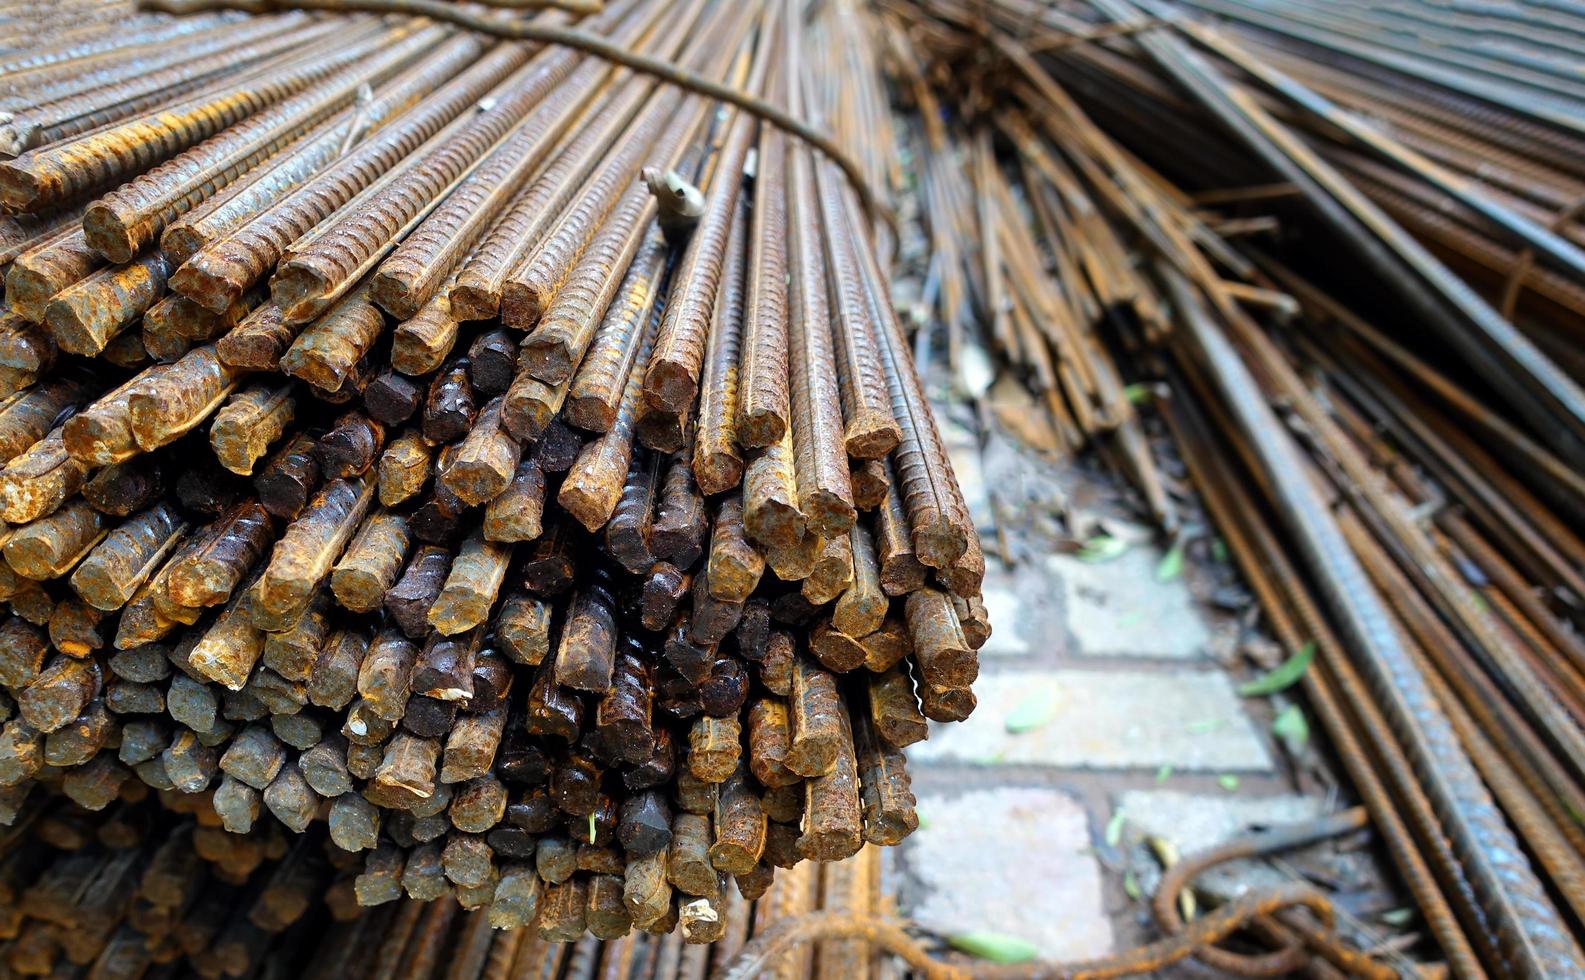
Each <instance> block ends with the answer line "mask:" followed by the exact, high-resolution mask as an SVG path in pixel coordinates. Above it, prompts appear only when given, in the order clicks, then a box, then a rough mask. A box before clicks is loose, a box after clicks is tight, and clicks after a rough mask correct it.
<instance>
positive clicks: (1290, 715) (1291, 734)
mask: <svg viewBox="0 0 1585 980" xmlns="http://www.w3.org/2000/svg"><path fill="white" fill-rule="evenodd" d="M1271 734H1273V735H1275V736H1277V737H1278V738H1280V739H1282V744H1283V745H1285V746H1286V747H1287V749H1288V752H1289V754H1290V755H1299V754H1300V753H1302V752H1303V751H1304V747H1305V746H1306V745H1308V744H1309V742H1310V722H1309V720H1308V719H1306V718H1305V717H1304V710H1303V709H1302V708H1300V707H1299V706H1298V705H1296V704H1290V705H1288V706H1287V707H1285V708H1283V709H1282V710H1281V711H1279V712H1277V717H1276V718H1274V719H1273V720H1272V722H1271Z"/></svg>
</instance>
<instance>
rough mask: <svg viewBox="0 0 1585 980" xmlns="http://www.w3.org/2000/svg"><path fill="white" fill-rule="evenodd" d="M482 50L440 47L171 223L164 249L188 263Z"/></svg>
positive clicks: (456, 43) (468, 43) (455, 41)
mask: <svg viewBox="0 0 1585 980" xmlns="http://www.w3.org/2000/svg"><path fill="white" fill-rule="evenodd" d="M483 51H484V46H483V45H482V44H480V43H479V41H478V40H477V39H476V38H473V37H467V36H463V37H454V38H451V39H449V40H447V41H445V42H444V43H442V44H440V45H438V46H437V47H436V48H435V49H434V50H433V51H431V52H429V53H427V54H426V55H424V56H423V57H422V58H421V59H419V60H418V61H417V62H416V63H414V64H412V65H411V66H409V67H407V68H404V69H403V70H402V71H401V72H400V73H399V74H397V75H396V76H394V77H392V78H390V79H388V80H387V81H386V82H385V83H384V84H383V85H381V86H380V87H379V88H378V89H376V90H375V91H374V98H373V100H372V101H370V102H369V103H368V104H366V105H354V106H350V107H348V108H346V109H343V110H342V111H341V112H340V113H339V114H337V115H336V116H335V117H334V118H332V119H331V120H330V121H328V122H326V123H323V124H321V125H320V126H319V127H318V128H317V129H316V130H314V131H313V132H311V133H309V134H307V135H305V136H303V137H302V138H301V139H299V140H298V142H296V143H295V144H293V145H292V146H290V147H288V148H287V149H286V150H284V151H282V153H281V154H280V155H279V156H277V157H272V158H271V159H269V160H268V161H266V162H265V163H263V164H261V165H259V166H256V167H255V168H254V169H252V170H250V171H249V172H248V173H247V174H245V175H243V176H242V177H241V178H239V179H238V180H237V181H236V182H235V183H233V184H232V185H231V187H229V188H227V190H226V191H225V192H223V193H220V194H217V195H215V196H214V197H211V198H210V199H209V200H207V201H205V202H203V203H202V204H199V205H198V206H196V207H194V208H193V209H192V210H190V211H188V212H187V213H186V214H184V215H182V217H181V218H180V219H178V220H176V221H174V222H171V223H169V224H167V226H166V228H165V230H164V232H162V233H161V235H160V248H161V249H162V250H163V251H164V252H165V253H166V254H167V255H168V256H169V257H170V259H171V262H172V263H173V264H175V265H178V266H179V265H182V264H185V263H186V262H187V260H188V259H190V258H192V257H193V256H194V255H196V254H197V253H198V252H199V251H200V250H202V249H204V248H206V247H208V246H209V245H211V244H213V243H214V242H217V241H219V240H221V239H222V238H225V237H226V236H227V235H229V234H231V233H232V232H233V231H236V230H237V229H238V228H240V227H242V225H244V224H245V223H247V222H248V221H250V220H252V219H253V218H254V217H255V216H257V215H258V214H259V213H260V212H262V211H264V210H265V209H267V208H269V207H271V206H273V205H274V204H276V203H277V202H279V201H281V200H282V199H284V198H285V197H286V196H287V195H288V194H290V193H291V192H292V191H294V190H296V189H297V188H298V187H301V186H302V185H303V184H305V183H307V182H308V181H309V180H311V179H313V178H314V177H315V176H316V175H317V174H318V173H319V172H320V171H322V170H323V169H324V168H326V167H328V166H329V165H331V164H333V163H335V162H336V160H337V159H338V158H340V157H341V156H342V155H343V152H344V151H345V148H346V146H347V142H348V140H349V139H352V140H354V141H357V140H362V139H366V138H367V137H368V136H369V135H370V133H372V132H373V131H375V130H378V129H380V128H381V127H383V126H384V125H385V124H386V123H389V122H392V121H394V118H395V117H396V116H398V115H399V114H401V113H403V112H405V111H407V110H408V109H411V108H412V107H413V106H414V105H416V104H417V103H418V102H419V101H420V100H421V99H424V98H426V97H428V96H430V95H431V94H433V92H434V91H435V89H436V88H438V87H439V86H440V85H441V84H443V83H444V82H445V80H446V79H448V78H450V77H452V76H453V75H454V74H456V73H457V72H459V71H461V70H463V69H465V68H466V67H468V66H469V65H471V64H473V63H474V62H475V61H477V60H478V58H479V56H480V54H481V53H483Z"/></svg>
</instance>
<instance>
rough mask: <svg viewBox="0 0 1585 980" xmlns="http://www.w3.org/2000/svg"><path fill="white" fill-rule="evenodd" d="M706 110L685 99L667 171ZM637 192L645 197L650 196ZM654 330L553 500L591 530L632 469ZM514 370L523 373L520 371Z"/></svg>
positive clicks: (663, 153) (662, 150)
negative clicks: (608, 417)
mask: <svg viewBox="0 0 1585 980" xmlns="http://www.w3.org/2000/svg"><path fill="white" fill-rule="evenodd" d="M708 109H709V107H708V105H706V104H705V103H704V102H703V101H702V100H698V99H689V100H688V102H687V103H686V104H685V105H684V106H683V107H682V109H681V110H680V111H681V112H682V113H684V115H683V118H681V119H678V120H675V121H674V122H673V123H672V125H671V126H670V127H669V131H668V133H667V134H666V135H665V136H664V137H662V143H661V146H660V147H658V150H659V156H660V158H661V159H663V160H665V161H666V162H667V165H668V166H676V165H677V164H678V162H679V161H680V159H681V157H682V156H683V155H684V154H685V153H687V152H688V150H689V144H690V143H692V142H693V141H694V140H695V139H697V138H698V136H699V131H700V129H701V127H702V126H703V124H704V122H705V120H706V118H707V117H708ZM638 192H641V193H644V194H645V195H646V196H647V193H648V192H647V191H638ZM658 328H659V324H658V323H657V322H655V320H654V319H653V318H652V319H651V323H650V326H649V328H648V329H646V331H645V337H644V340H643V343H642V344H641V346H640V348H639V350H638V351H637V353H636V356H635V357H634V360H633V367H632V369H631V371H630V372H629V374H628V378H627V385H626V386H625V387H624V388H623V391H622V400H621V402H620V404H619V405H618V406H617V412H616V417H615V419H614V420H613V421H612V424H611V428H610V429H609V430H608V431H607V432H605V433H604V434H602V435H601V436H600V437H599V438H597V439H594V440H592V441H590V442H588V443H586V444H585V445H584V447H583V449H582V450H581V451H580V452H579V454H578V459H577V461H576V462H574V463H573V465H572V469H571V470H569V471H568V473H567V476H566V477H565V479H564V481H563V483H562V486H561V490H560V492H559V493H558V494H557V500H558V501H559V502H560V503H561V504H562V506H563V507H565V508H566V509H567V510H569V511H570V512H572V513H573V514H574V515H575V516H576V517H577V518H578V519H579V521H581V522H582V523H583V525H584V526H585V527H586V528H588V529H589V530H594V529H595V528H598V527H600V526H601V525H603V524H604V523H605V522H606V520H607V519H609V518H610V516H611V512H612V510H614V509H615V507H616V504H617V500H618V497H619V496H620V493H621V489H622V485H623V483H624V481H625V479H626V476H627V471H628V468H629V467H630V466H631V464H632V457H633V451H634V436H635V434H636V429H637V425H638V416H639V411H640V407H641V405H642V403H643V384H644V367H645V365H646V364H647V363H648V361H649V358H650V355H651V352H652V351H653V350H654V344H655V333H656V331H658ZM518 370H519V372H522V373H526V372H525V371H524V369H523V368H522V367H521V366H519V369H518Z"/></svg>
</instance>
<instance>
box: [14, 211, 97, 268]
mask: <svg viewBox="0 0 1585 980" xmlns="http://www.w3.org/2000/svg"><path fill="white" fill-rule="evenodd" d="M82 218H83V209H82V208H81V207H70V208H66V209H64V210H59V211H51V212H49V213H47V214H0V267H4V266H6V265H9V264H10V263H11V262H12V261H13V260H15V259H16V257H17V256H19V255H21V254H22V253H23V252H27V251H29V250H31V249H35V248H38V247H39V246H40V245H43V244H44V243H45V242H49V241H53V240H55V239H57V238H60V237H61V236H62V235H64V234H66V233H67V232H69V231H71V230H72V229H75V228H77V227H78V222H80V221H82Z"/></svg>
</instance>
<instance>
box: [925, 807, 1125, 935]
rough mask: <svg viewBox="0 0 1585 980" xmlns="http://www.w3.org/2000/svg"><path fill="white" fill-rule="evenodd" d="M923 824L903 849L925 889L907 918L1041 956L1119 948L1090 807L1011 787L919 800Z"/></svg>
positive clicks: (940, 930) (931, 926)
mask: <svg viewBox="0 0 1585 980" xmlns="http://www.w3.org/2000/svg"><path fill="white" fill-rule="evenodd" d="M919 812H920V814H921V815H922V816H923V817H924V818H925V825H924V826H923V827H921V828H920V829H919V830H918V831H916V832H915V833H914V834H913V836H911V837H909V838H908V841H907V842H906V843H905V844H904V845H903V847H904V853H903V861H904V862H905V863H906V865H907V867H908V868H909V870H910V871H911V872H912V873H913V875H914V876H915V878H916V880H917V881H918V883H919V886H920V887H917V888H914V887H911V888H909V889H907V890H906V891H905V892H904V895H903V896H902V898H903V907H904V913H905V914H906V915H908V916H909V917H910V918H912V919H914V920H915V921H917V922H918V923H919V924H921V925H923V926H925V927H926V928H928V929H931V930H934V931H936V932H938V933H941V934H942V935H952V934H955V933H962V932H969V931H973V930H988V931H991V932H998V933H1002V934H1005V935H1010V936H1016V937H1018V938H1020V939H1025V940H1028V941H1029V942H1031V943H1034V944H1035V945H1036V946H1037V947H1039V949H1040V953H1041V955H1042V956H1043V957H1046V958H1051V959H1077V958H1084V957H1092V956H1100V955H1103V954H1105V953H1108V952H1110V951H1111V949H1112V927H1111V923H1110V922H1109V921H1108V919H1107V916H1106V911H1105V906H1104V904H1103V896H1102V891H1101V868H1100V864H1099V863H1098V862H1097V861H1096V859H1095V858H1094V856H1093V855H1092V854H1091V852H1090V831H1089V826H1088V822H1087V819H1086V815H1085V812H1084V808H1083V807H1082V806H1080V805H1079V804H1078V803H1077V802H1076V801H1074V800H1073V799H1072V798H1071V797H1069V796H1067V795H1066V794H1063V793H1060V792H1057V791H1055V790H1050V789H1030V788H1006V789H996V790H988V791H981V792H971V793H964V794H961V795H958V796H954V797H950V798H949V797H944V796H925V797H922V798H921V799H920V801H919Z"/></svg>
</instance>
